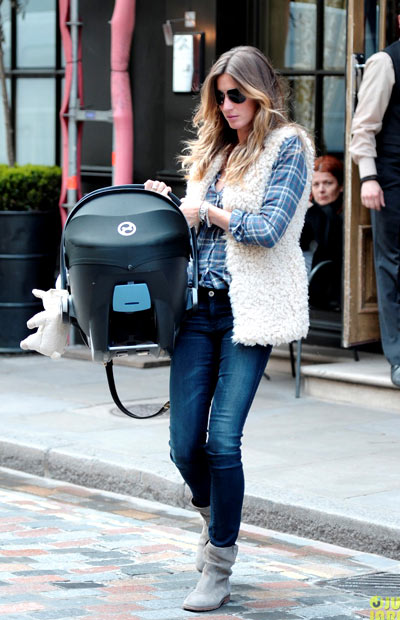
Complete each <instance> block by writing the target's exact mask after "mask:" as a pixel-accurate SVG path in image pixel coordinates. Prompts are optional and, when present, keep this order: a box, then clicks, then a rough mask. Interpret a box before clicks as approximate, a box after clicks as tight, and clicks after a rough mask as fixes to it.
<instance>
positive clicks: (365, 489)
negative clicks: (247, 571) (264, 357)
mask: <svg viewBox="0 0 400 620" xmlns="http://www.w3.org/2000/svg"><path fill="white" fill-rule="evenodd" d="M70 354H71V352H70ZM72 355H75V353H74V351H72ZM137 359H139V358H135V360H136V361H135V362H132V361H130V360H129V359H128V360H127V361H125V365H122V364H121V365H118V366H117V367H116V369H115V371H116V372H115V375H116V382H117V386H118V389H119V391H120V395H121V398H122V400H123V402H125V403H126V404H128V405H130V406H131V407H133V408H134V409H135V410H136V411H137V412H139V413H140V412H143V411H144V410H146V409H147V411H155V410H156V409H157V408H158V407H159V406H160V405H162V404H163V403H164V402H165V401H166V400H167V399H168V378H169V367H168V365H164V366H154V367H148V368H140V367H137V366H135V365H133V364H134V363H135V364H136V363H137ZM280 368H281V366H280ZM267 370H268V374H269V380H267V378H263V379H262V382H261V385H260V387H259V390H258V392H257V395H256V398H255V401H254V404H253V407H252V409H251V411H250V414H249V418H248V421H247V423H246V428H245V435H244V439H243V461H244V467H245V477H246V494H245V503H244V511H243V521H244V522H245V523H251V524H252V525H256V526H260V527H267V528H269V529H272V530H277V531H280V532H289V533H291V534H295V535H300V536H305V537H307V538H312V539H315V540H322V541H325V542H329V543H335V544H337V545H342V546H345V547H350V548H352V549H358V550H360V551H364V552H369V553H377V554H379V555H382V556H385V557H388V558H393V559H396V560H399V561H400V494H399V490H400V459H399V449H400V416H399V413H398V411H392V410H390V409H374V408H372V407H366V406H365V405H362V406H355V405H346V404H338V403H336V402H335V401H334V398H335V394H334V393H331V394H327V398H330V399H331V401H329V400H319V399H316V398H311V397H309V396H306V395H302V397H301V398H299V399H296V398H295V396H294V392H295V389H294V380H293V378H292V377H291V376H290V374H289V372H282V371H281V370H279V371H278V370H277V369H276V368H275V367H274V363H273V360H272V361H271V365H269V367H268V369H267ZM0 393H1V399H0V419H1V425H0V465H2V466H5V467H8V468H12V469H17V470H21V471H25V472H29V473H32V474H35V475H39V476H45V477H47V478H51V479H54V480H63V481H66V482H72V483H77V484H81V485H84V486H87V487H92V488H98V489H103V490H108V491H114V492H118V493H123V494H126V495H127V496H132V497H141V498H144V499H149V500H153V501H160V502H162V503H166V504H169V505H171V506H175V507H180V508H185V507H188V505H189V500H190V496H189V493H188V490H187V488H186V487H185V485H184V484H183V481H182V479H181V477H180V475H179V473H178V472H177V470H176V469H175V467H174V465H173V464H172V463H171V461H170V459H169V449H168V425H169V416H168V414H164V415H162V416H161V417H159V418H155V419H152V420H132V419H130V418H128V417H126V416H124V415H123V414H122V413H120V412H119V411H118V410H117V409H116V406H115V405H114V403H113V402H112V400H111V396H110V394H109V391H108V387H107V383H106V376H105V371H104V367H103V365H102V364H95V363H93V362H91V361H85V360H83V359H76V358H75V357H70V358H68V357H66V358H62V359H61V360H59V361H53V360H50V359H48V358H46V357H43V356H40V355H36V354H20V355H1V356H0Z"/></svg>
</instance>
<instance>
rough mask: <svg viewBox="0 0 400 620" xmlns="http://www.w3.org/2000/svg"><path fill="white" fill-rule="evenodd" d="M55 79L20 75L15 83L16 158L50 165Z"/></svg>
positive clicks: (52, 160)
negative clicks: (22, 76) (31, 77)
mask: <svg viewBox="0 0 400 620" xmlns="http://www.w3.org/2000/svg"><path fill="white" fill-rule="evenodd" d="M54 109H55V80H54V79H53V78H35V79H29V78H21V79H19V80H18V82H17V119H16V129H17V131H16V138H17V143H16V160H17V162H18V163H19V164H27V163H30V164H50V165H52V164H54V144H55V124H54Z"/></svg>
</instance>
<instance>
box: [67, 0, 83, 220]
mask: <svg viewBox="0 0 400 620" xmlns="http://www.w3.org/2000/svg"><path fill="white" fill-rule="evenodd" d="M69 15H70V21H69V26H70V32H71V44H72V79H71V91H70V96H69V109H68V181H67V203H68V207H69V208H72V207H73V206H74V205H75V203H76V201H77V190H78V183H77V142H78V125H77V112H78V110H79V108H80V101H79V98H78V60H79V58H78V55H79V26H80V23H79V21H78V0H71V3H70V12H69Z"/></svg>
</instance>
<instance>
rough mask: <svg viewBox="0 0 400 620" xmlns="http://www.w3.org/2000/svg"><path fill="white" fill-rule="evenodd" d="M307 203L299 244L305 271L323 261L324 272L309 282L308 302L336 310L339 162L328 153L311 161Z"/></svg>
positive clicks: (338, 288) (339, 265) (338, 301)
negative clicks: (308, 204)
mask: <svg viewBox="0 0 400 620" xmlns="http://www.w3.org/2000/svg"><path fill="white" fill-rule="evenodd" d="M311 201H312V202H311V206H310V208H309V209H308V211H307V214H306V218H305V223H304V228H303V232H302V235H301V240H300V245H301V247H302V249H303V252H304V254H305V258H306V262H307V263H308V265H309V270H310V271H311V269H313V268H314V267H316V266H317V265H319V264H321V263H323V262H325V261H329V262H325V269H326V271H325V272H324V271H323V270H321V272H320V274H319V273H318V271H317V272H314V273H315V281H314V279H312V280H311V282H310V303H311V304H312V305H313V306H317V307H319V308H323V309H331V310H340V306H341V281H342V253H343V241H342V236H343V217H342V210H343V164H342V162H341V161H340V160H339V159H337V158H336V157H333V156H332V155H323V156H322V157H318V158H317V159H316V160H315V164H314V174H313V180H312V184H311Z"/></svg>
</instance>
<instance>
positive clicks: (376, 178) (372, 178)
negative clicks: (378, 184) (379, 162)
mask: <svg viewBox="0 0 400 620" xmlns="http://www.w3.org/2000/svg"><path fill="white" fill-rule="evenodd" d="M377 180H378V175H377V174H370V175H369V176H367V177H362V179H360V185H362V184H363V183H365V181H377Z"/></svg>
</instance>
